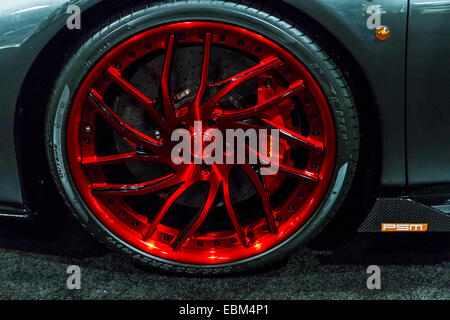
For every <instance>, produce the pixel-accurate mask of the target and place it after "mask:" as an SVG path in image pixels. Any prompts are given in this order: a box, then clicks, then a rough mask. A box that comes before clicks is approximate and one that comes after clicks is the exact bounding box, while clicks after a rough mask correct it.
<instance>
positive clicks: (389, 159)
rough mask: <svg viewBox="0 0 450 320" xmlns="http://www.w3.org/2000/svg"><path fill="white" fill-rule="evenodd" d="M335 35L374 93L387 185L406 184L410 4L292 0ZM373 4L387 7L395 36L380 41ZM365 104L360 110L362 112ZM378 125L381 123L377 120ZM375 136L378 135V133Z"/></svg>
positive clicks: (384, 19)
mask: <svg viewBox="0 0 450 320" xmlns="http://www.w3.org/2000/svg"><path fill="white" fill-rule="evenodd" d="M286 2H287V3H290V4H292V5H293V6H296V7H298V8H299V9H301V10H302V11H303V12H304V13H306V14H307V15H308V16H310V17H311V18H313V19H314V20H316V21H317V22H319V23H320V24H321V25H322V26H324V27H325V28H326V29H327V30H328V31H329V32H331V33H332V34H333V35H334V36H335V37H336V38H337V39H338V40H339V41H340V42H341V43H342V44H343V45H344V47H345V48H346V49H347V50H348V51H349V52H350V53H351V54H352V56H353V57H354V58H355V59H356V61H357V62H358V64H359V66H360V67H361V68H362V70H363V72H364V74H365V76H366V78H367V79H368V81H369V85H370V87H371V89H372V90H373V93H374V96H375V99H376V101H375V102H376V105H377V107H378V114H379V116H380V119H379V121H380V126H381V140H382V154H381V155H380V157H381V158H382V173H381V184H382V185H383V186H403V185H405V184H406V177H405V175H406V172H405V171H406V170H405V147H404V141H405V135H404V109H405V101H404V100H405V99H404V90H405V88H404V73H405V68H406V66H405V55H406V49H405V48H406V26H407V13H408V1H407V0H377V1H370V2H369V1H343V0H316V1H300V0H287V1H286ZM369 5H380V6H381V8H382V9H383V12H384V13H383V14H382V18H381V23H382V24H384V25H387V26H389V28H390V29H391V34H392V35H391V38H390V39H389V40H387V41H379V40H377V39H376V37H375V32H374V30H370V29H368V28H367V26H366V22H367V19H368V17H369V15H368V14H367V13H366V10H367V7H368V6H369ZM364 107H365V106H359V108H360V109H363V108H364ZM374 121H378V119H374ZM375 134H376V133H375Z"/></svg>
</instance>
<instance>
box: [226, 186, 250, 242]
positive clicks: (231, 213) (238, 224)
mask: <svg viewBox="0 0 450 320" xmlns="http://www.w3.org/2000/svg"><path fill="white" fill-rule="evenodd" d="M222 188H223V197H224V200H225V207H226V208H227V212H228V215H229V216H230V219H231V223H232V224H233V227H234V230H235V231H236V233H237V236H238V238H239V240H240V241H241V243H242V245H243V246H244V247H248V242H247V238H246V237H245V230H244V228H243V227H242V224H241V222H240V221H239V217H238V215H237V214H236V212H235V210H234V208H233V204H232V201H231V195H230V184H229V179H226V180H225V181H224V182H223V185H222Z"/></svg>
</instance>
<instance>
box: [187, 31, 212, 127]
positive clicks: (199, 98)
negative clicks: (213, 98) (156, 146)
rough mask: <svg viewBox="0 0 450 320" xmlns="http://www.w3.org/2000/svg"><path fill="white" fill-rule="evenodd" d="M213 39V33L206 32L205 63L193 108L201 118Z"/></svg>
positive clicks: (196, 115)
mask: <svg viewBox="0 0 450 320" xmlns="http://www.w3.org/2000/svg"><path fill="white" fill-rule="evenodd" d="M211 41H212V34H211V33H206V34H205V45H204V52H203V63H202V77H201V80H200V88H199V90H198V93H197V96H196V97H195V100H194V103H193V106H192V108H193V109H194V112H195V117H196V119H200V118H201V116H200V110H199V108H200V104H201V103H202V100H203V97H204V96H205V92H206V89H207V88H208V79H209V63H210V58H211Z"/></svg>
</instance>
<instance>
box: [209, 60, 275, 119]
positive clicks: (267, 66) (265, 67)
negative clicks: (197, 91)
mask: <svg viewBox="0 0 450 320" xmlns="http://www.w3.org/2000/svg"><path fill="white" fill-rule="evenodd" d="M282 63H283V62H282V61H281V60H280V59H279V58H277V57H271V58H267V59H265V60H263V61H261V63H259V64H258V65H256V66H255V67H252V68H250V69H247V70H245V71H243V72H241V73H238V74H236V75H234V76H233V77H231V78H229V79H227V80H225V81H222V82H219V83H216V84H213V85H211V86H213V87H214V86H222V85H225V87H224V88H223V89H222V90H220V91H219V92H218V93H216V94H215V95H214V96H213V97H212V98H211V99H209V100H208V101H207V102H206V103H205V104H204V105H203V106H202V107H201V109H202V113H203V115H205V116H209V114H210V113H211V112H212V110H213V108H214V107H215V106H216V105H217V103H218V102H219V101H220V100H221V99H222V98H223V97H225V96H226V95H227V94H228V93H230V92H231V91H232V90H233V89H235V88H236V87H238V86H239V85H241V84H243V83H245V82H247V81H249V80H251V79H254V78H256V77H258V76H260V75H262V74H263V73H265V72H268V71H270V70H273V69H275V68H277V67H279V66H280V65H281V64H282Z"/></svg>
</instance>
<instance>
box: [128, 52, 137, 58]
mask: <svg viewBox="0 0 450 320" xmlns="http://www.w3.org/2000/svg"><path fill="white" fill-rule="evenodd" d="M128 55H129V56H130V58H132V59H134V58H136V53H134V52H130V53H129V54H128Z"/></svg>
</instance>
